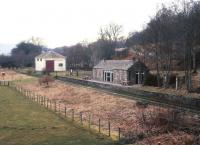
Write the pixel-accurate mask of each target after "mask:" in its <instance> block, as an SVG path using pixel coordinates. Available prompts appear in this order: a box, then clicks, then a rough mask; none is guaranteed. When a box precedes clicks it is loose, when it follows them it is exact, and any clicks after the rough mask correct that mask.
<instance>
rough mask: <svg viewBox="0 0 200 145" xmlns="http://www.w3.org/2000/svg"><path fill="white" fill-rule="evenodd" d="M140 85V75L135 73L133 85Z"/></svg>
mask: <svg viewBox="0 0 200 145" xmlns="http://www.w3.org/2000/svg"><path fill="white" fill-rule="evenodd" d="M139 83H140V73H139V72H136V73H135V84H139Z"/></svg>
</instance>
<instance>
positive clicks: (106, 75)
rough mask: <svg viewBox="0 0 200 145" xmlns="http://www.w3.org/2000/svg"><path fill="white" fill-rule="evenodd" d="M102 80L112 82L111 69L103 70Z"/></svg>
mask: <svg viewBox="0 0 200 145" xmlns="http://www.w3.org/2000/svg"><path fill="white" fill-rule="evenodd" d="M104 81H105V82H113V72H112V71H104Z"/></svg>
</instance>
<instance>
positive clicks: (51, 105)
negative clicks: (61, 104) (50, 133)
mask: <svg viewBox="0 0 200 145" xmlns="http://www.w3.org/2000/svg"><path fill="white" fill-rule="evenodd" d="M50 109H52V103H51V100H50Z"/></svg>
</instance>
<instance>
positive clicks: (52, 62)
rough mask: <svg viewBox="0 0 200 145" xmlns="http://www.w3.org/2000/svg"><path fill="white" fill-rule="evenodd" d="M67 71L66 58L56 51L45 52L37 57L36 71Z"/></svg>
mask: <svg viewBox="0 0 200 145" xmlns="http://www.w3.org/2000/svg"><path fill="white" fill-rule="evenodd" d="M44 70H46V71H49V72H54V71H66V58H65V57H64V56H63V55H61V54H59V53H56V52H54V51H48V52H44V53H42V54H40V55H38V56H36V57H35V71H44Z"/></svg>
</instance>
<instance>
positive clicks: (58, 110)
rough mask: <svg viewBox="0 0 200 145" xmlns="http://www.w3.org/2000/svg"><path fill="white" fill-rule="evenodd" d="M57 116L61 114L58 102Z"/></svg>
mask: <svg viewBox="0 0 200 145" xmlns="http://www.w3.org/2000/svg"><path fill="white" fill-rule="evenodd" d="M58 114H61V112H60V102H59V104H58Z"/></svg>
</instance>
